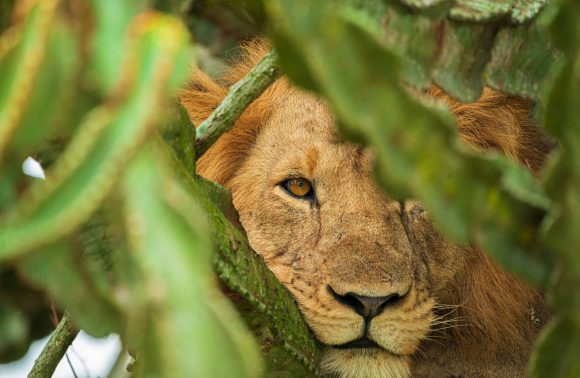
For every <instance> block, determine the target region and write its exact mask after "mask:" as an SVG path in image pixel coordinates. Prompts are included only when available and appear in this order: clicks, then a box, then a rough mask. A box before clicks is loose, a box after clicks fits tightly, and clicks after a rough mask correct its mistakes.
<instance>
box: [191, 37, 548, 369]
mask: <svg viewBox="0 0 580 378" xmlns="http://www.w3.org/2000/svg"><path fill="white" fill-rule="evenodd" d="M267 49H268V46H267V43H264V42H253V43H249V44H248V45H247V46H246V47H245V53H244V55H243V57H242V58H241V59H240V60H239V61H237V62H236V63H235V64H233V65H232V67H231V68H230V69H229V70H228V71H227V72H225V73H224V74H223V75H222V77H220V78H219V82H218V81H214V80H212V79H211V78H210V77H208V76H207V75H205V74H203V73H202V72H200V71H197V72H196V73H195V74H194V75H193V78H192V80H191V83H190V85H189V86H188V87H187V88H186V89H185V90H183V92H182V93H181V95H180V99H181V102H182V104H183V105H184V106H185V107H186V109H187V110H188V112H189V115H190V118H191V120H192V122H193V123H194V124H195V125H199V124H200V123H201V122H202V121H203V120H205V119H206V118H207V117H208V116H209V115H210V113H211V112H212V111H213V110H214V109H215V108H216V106H217V105H218V104H219V103H220V102H221V100H222V99H223V98H224V96H225V95H226V93H227V90H228V86H230V85H231V84H233V83H235V82H236V81H238V80H239V79H240V78H242V77H243V76H244V75H245V74H246V73H247V72H248V71H249V70H250V69H251V68H252V67H253V66H254V65H255V64H256V63H257V62H258V61H259V59H260V58H261V57H262V56H263V55H264V54H265V52H266V51H267ZM427 95H428V96H430V97H431V98H433V99H435V100H436V101H440V102H442V103H444V104H446V105H447V106H448V107H449V109H450V110H451V112H452V113H453V115H454V116H455V118H456V121H457V124H458V134H459V136H460V137H461V139H462V140H463V141H464V143H465V144H466V145H467V146H470V147H471V148H474V149H477V150H481V151H485V150H488V149H495V150H498V151H501V152H503V153H504V154H506V155H507V156H508V157H509V158H511V159H513V160H516V161H518V162H520V163H521V164H523V165H524V166H526V167H528V168H529V169H530V170H531V171H532V172H534V173H536V174H537V173H538V172H539V171H540V169H541V167H542V166H543V164H544V161H545V159H546V156H547V154H548V152H549V150H550V143H549V142H548V140H547V139H546V138H545V137H544V136H543V135H542V134H541V133H540V131H539V129H538V127H537V126H536V125H534V123H533V122H532V121H531V119H530V116H529V113H530V104H529V103H528V102H527V101H525V100H522V99H518V98H516V97H513V96H509V95H507V94H503V93H500V92H498V91H495V90H492V89H489V88H486V89H485V90H484V92H483V95H482V97H481V98H480V99H479V100H477V101H475V102H473V103H468V104H462V103H459V102H457V101H455V100H454V99H452V98H451V97H449V96H447V95H446V94H445V93H444V92H443V91H442V90H440V89H439V88H436V87H433V88H431V89H430V90H429V91H427ZM372 164H373V153H372V151H370V150H369V149H368V148H365V147H361V146H358V145H355V144H352V143H349V142H345V141H343V140H342V139H341V138H340V137H339V136H338V134H337V130H336V119H335V116H334V115H333V112H332V110H331V108H330V107H329V105H328V104H327V103H326V102H325V101H324V99H322V98H321V97H319V96H317V95H315V94H312V93H309V92H306V91H304V90H302V89H299V88H297V87H295V86H293V85H292V84H291V83H290V82H289V81H288V80H287V79H286V78H284V77H282V78H280V79H278V80H277V81H276V82H275V83H274V84H272V86H270V87H269V88H268V89H267V90H266V91H265V92H264V93H263V94H262V95H261V96H260V97H259V98H258V99H257V100H256V101H254V102H253V103H252V104H251V105H250V106H249V107H248V108H247V109H246V111H245V112H244V113H243V115H242V116H241V117H240V118H239V120H238V121H237V122H236V123H235V125H234V127H233V129H232V130H231V131H230V132H228V133H225V134H224V135H222V136H221V137H220V138H219V140H218V141H217V142H216V143H215V144H214V145H213V146H212V147H211V148H210V149H209V150H208V151H207V152H206V153H205V154H204V155H203V156H201V158H200V159H199V160H198V164H197V168H196V170H197V173H198V174H199V175H201V176H203V177H205V178H208V179H210V180H214V181H217V182H218V183H220V184H222V185H223V186H224V187H226V188H227V189H229V190H230V191H231V193H232V198H233V204H234V207H235V208H236V209H237V211H238V212H239V217H240V222H241V224H242V225H243V227H244V229H245V231H246V232H247V235H248V240H249V243H250V245H251V247H252V248H253V249H254V250H255V251H256V252H257V253H258V254H259V255H261V256H263V258H264V260H265V262H266V264H267V266H268V267H269V268H270V269H271V271H272V272H273V273H274V274H275V276H276V277H277V279H278V280H279V281H281V282H282V283H283V284H284V285H285V287H286V288H287V289H288V290H289V291H290V292H291V293H292V295H293V296H294V298H295V299H296V302H297V303H298V305H299V308H300V310H301V312H302V314H303V317H304V319H305V320H306V322H307V324H308V326H309V327H310V329H311V331H312V333H313V334H314V336H315V337H316V339H317V340H318V341H319V342H320V343H321V344H322V345H323V346H324V351H323V358H322V361H321V370H322V371H323V372H324V373H326V374H328V375H329V376H337V377H345V378H346V377H376V378H380V377H410V376H413V377H423V376H433V377H491V376H505V377H519V376H524V375H525V371H526V365H527V361H528V358H529V355H530V353H531V349H532V346H533V343H534V340H535V338H536V336H537V334H538V333H539V331H540V330H541V328H542V326H543V325H544V324H545V322H546V321H547V320H548V319H549V313H548V311H547V309H546V306H545V305H544V301H543V299H542V296H541V294H540V293H539V292H538V291H536V290H535V289H534V288H532V287H531V286H530V285H528V284H527V283H525V282H523V281H521V280H519V279H517V278H515V277H514V276H512V275H511V274H510V273H508V272H507V271H505V270H504V269H503V268H502V267H500V266H499V265H498V264H496V263H495V262H494V261H492V260H491V258H490V257H488V256H487V255H486V254H485V253H484V252H483V251H482V250H481V249H479V248H477V247H476V246H471V245H469V246H465V245H463V246H461V245H456V244H454V243H453V242H451V241H450V240H448V239H447V238H446V237H445V236H443V235H442V234H441V233H440V232H438V230H437V228H436V227H435V226H434V225H433V223H432V221H430V219H429V215H428V212H427V211H426V210H425V209H424V208H423V207H422V205H421V204H420V203H419V202H418V201H397V200H395V199H393V198H390V197H389V195H388V194H385V193H384V192H383V191H382V190H381V189H379V188H378V186H377V184H376V183H375V181H374V180H373V177H372Z"/></svg>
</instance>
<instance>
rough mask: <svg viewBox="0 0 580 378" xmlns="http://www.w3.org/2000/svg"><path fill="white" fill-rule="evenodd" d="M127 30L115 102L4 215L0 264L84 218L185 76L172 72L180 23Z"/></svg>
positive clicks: (146, 19) (142, 22) (148, 18)
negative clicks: (129, 51)
mask: <svg viewBox="0 0 580 378" xmlns="http://www.w3.org/2000/svg"><path fill="white" fill-rule="evenodd" d="M133 27H134V29H135V30H134V33H135V37H136V38H135V39H134V41H133V44H134V47H133V48H134V50H133V51H134V52H133V55H132V56H133V59H137V61H139V62H141V63H140V66H138V67H136V66H134V65H133V64H131V60H130V61H128V62H127V65H126V66H125V67H126V70H127V74H128V75H127V76H125V77H124V86H120V87H119V88H118V91H119V97H120V98H115V99H113V100H111V101H110V102H109V103H106V104H104V105H102V106H101V107H99V108H97V109H95V110H93V111H92V112H91V113H90V114H89V115H88V116H87V119H86V120H85V122H84V124H83V125H81V126H80V127H79V130H78V132H77V133H76V135H75V136H74V138H73V140H72V141H71V142H70V144H69V146H68V148H67V150H66V151H65V152H64V153H63V154H62V156H61V157H60V159H59V161H58V162H57V163H56V164H55V166H54V168H53V169H52V170H51V171H50V172H48V173H47V180H46V182H40V183H37V184H36V186H35V188H33V189H32V190H31V191H30V193H28V195H27V196H26V197H24V198H22V200H21V205H20V207H19V208H18V209H17V210H15V211H14V213H13V214H11V215H9V216H8V217H7V219H6V221H5V225H4V227H3V228H2V229H1V230H0V258H7V257H10V256H13V255H15V254H18V253H20V252H23V251H26V250H30V249H32V248H34V247H36V246H39V245H41V244H43V243H47V242H50V241H53V240H56V239H57V238H58V237H59V236H62V235H65V234H67V233H69V232H71V231H72V230H74V229H75V228H76V227H77V226H78V225H79V224H80V223H81V222H83V221H84V220H86V218H87V217H88V216H89V215H90V214H91V212H92V211H93V210H94V209H95V208H96V206H98V204H99V203H100V201H101V200H102V199H103V198H104V197H105V196H106V195H107V193H108V191H109V190H110V189H111V188H112V186H113V185H114V182H115V180H114V179H115V177H116V176H117V175H118V173H119V172H120V171H121V169H122V168H123V167H124V166H125V164H126V162H127V161H128V160H129V159H130V158H131V155H132V153H133V152H134V151H135V150H136V149H137V148H138V147H139V146H140V143H141V142H142V141H143V140H144V139H145V137H146V136H147V134H148V133H149V132H150V130H151V129H152V127H153V126H155V119H156V116H157V115H158V113H161V112H162V111H163V106H164V103H163V102H164V98H166V96H167V95H168V94H169V93H170V91H171V90H172V89H175V88H176V86H177V85H178V84H180V83H181V81H182V80H183V79H184V78H185V74H186V72H185V71H184V70H178V69H177V68H184V66H185V64H184V63H183V62H182V60H185V59H186V53H185V50H184V47H185V43H186V33H185V30H184V28H183V27H182V26H181V24H179V23H178V22H177V21H176V20H174V19H170V18H164V17H162V16H158V15H154V14H147V15H143V16H141V17H140V18H138V19H136V21H135V24H134V25H133ZM137 37H138V38H137ZM167 40H170V41H171V43H167ZM93 140H94V142H93Z"/></svg>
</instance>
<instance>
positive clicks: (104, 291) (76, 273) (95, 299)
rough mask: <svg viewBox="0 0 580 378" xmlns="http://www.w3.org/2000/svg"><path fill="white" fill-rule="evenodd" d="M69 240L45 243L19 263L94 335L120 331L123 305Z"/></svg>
mask: <svg viewBox="0 0 580 378" xmlns="http://www.w3.org/2000/svg"><path fill="white" fill-rule="evenodd" d="M75 247H76V246H75V245H74V244H72V243H70V242H60V243H57V244H53V245H51V246H48V247H45V248H44V249H43V250H41V251H38V252H37V253H34V254H30V255H28V256H26V257H25V258H23V259H22V260H21V262H20V267H21V269H22V270H23V272H24V273H26V275H27V276H28V277H29V278H30V279H31V280H33V282H35V283H36V284H37V285H39V286H41V287H43V288H45V289H46V290H47V291H48V292H49V294H50V295H51V296H52V298H54V299H55V301H56V302H57V303H58V304H59V305H60V306H62V307H63V308H67V309H69V310H70V311H71V312H72V313H74V319H75V321H76V322H77V324H78V325H79V327H81V328H82V329H84V330H86V331H87V332H88V333H90V334H91V335H93V336H95V337H104V336H107V335H108V334H109V333H111V332H120V330H121V329H122V328H121V326H122V325H123V319H122V308H121V305H120V303H119V302H117V301H116V299H115V298H114V297H113V296H112V295H111V292H110V286H109V284H108V283H107V282H106V281H105V277H104V275H103V274H102V272H101V271H99V270H97V269H94V268H93V269H91V267H90V266H89V264H88V263H87V258H86V256H83V254H82V250H81V249H80V248H75Z"/></svg>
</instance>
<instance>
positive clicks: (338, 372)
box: [320, 348, 411, 378]
mask: <svg viewBox="0 0 580 378" xmlns="http://www.w3.org/2000/svg"><path fill="white" fill-rule="evenodd" d="M320 368H321V369H322V372H323V373H324V374H327V375H329V376H331V377H340V378H399V377H400V378H406V377H410V376H411V372H410V369H409V360H408V358H407V357H405V356H396V355H394V354H392V353H389V352H387V351H386V350H384V349H379V348H365V349H336V348H328V349H326V350H325V351H324V354H323V356H322V361H321V363H320Z"/></svg>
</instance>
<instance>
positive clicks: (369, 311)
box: [328, 286, 401, 319]
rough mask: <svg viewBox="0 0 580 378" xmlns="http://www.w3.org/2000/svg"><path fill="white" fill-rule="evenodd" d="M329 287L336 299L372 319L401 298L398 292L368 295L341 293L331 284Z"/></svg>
mask: <svg viewBox="0 0 580 378" xmlns="http://www.w3.org/2000/svg"><path fill="white" fill-rule="evenodd" d="M328 289H329V291H330V293H331V294H332V296H333V297H334V299H336V300H337V301H339V302H340V303H342V304H343V305H345V306H348V307H350V308H352V309H353V310H354V311H355V312H356V313H357V314H359V315H360V316H362V317H363V318H366V319H371V318H374V317H375V316H377V315H380V314H381V313H382V312H383V310H384V309H385V308H386V307H388V306H390V305H392V304H394V303H395V302H397V301H398V300H399V299H400V298H401V296H400V295H399V294H397V293H393V294H390V295H387V296H384V297H367V296H364V295H359V294H356V293H352V292H349V293H346V294H344V295H339V294H337V293H336V292H335V291H334V290H333V289H332V288H331V287H330V286H329V287H328Z"/></svg>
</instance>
